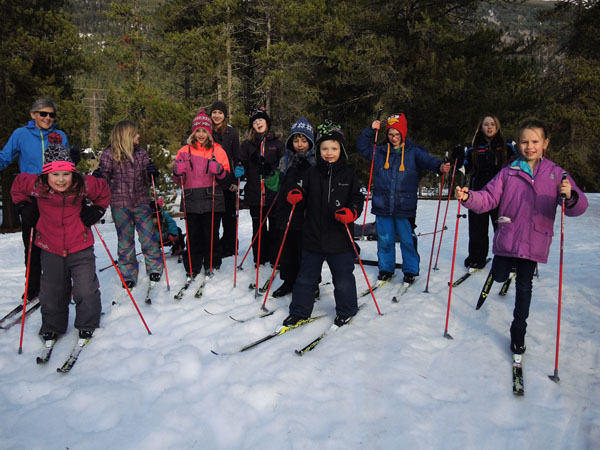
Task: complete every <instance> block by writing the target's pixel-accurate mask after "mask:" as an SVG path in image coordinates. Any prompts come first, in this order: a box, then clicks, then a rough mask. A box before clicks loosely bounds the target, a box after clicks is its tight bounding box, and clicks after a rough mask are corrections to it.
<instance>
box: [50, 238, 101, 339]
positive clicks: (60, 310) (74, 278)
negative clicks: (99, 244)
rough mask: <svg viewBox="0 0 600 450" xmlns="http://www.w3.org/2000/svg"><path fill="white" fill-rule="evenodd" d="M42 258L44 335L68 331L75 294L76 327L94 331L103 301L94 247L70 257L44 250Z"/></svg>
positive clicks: (98, 323) (98, 324)
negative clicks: (101, 300)
mask: <svg viewBox="0 0 600 450" xmlns="http://www.w3.org/2000/svg"><path fill="white" fill-rule="evenodd" d="M41 261H42V278H41V283H40V303H41V304H42V327H41V328H40V334H42V333H57V334H63V333H65V332H66V331H67V325H68V322H69V303H70V301H71V293H72V294H73V301H74V302H75V328H78V329H79V330H84V331H94V330H95V329H96V328H98V327H99V326H100V314H101V313H102V303H101V302H100V289H99V287H100V285H99V283H98V277H97V276H96V257H95V256H94V247H89V248H86V249H84V250H81V251H79V252H77V253H72V254H70V255H68V256H67V257H62V256H59V255H55V254H53V253H50V252H47V251H45V250H42V255H41ZM71 283H72V286H73V289H72V290H71Z"/></svg>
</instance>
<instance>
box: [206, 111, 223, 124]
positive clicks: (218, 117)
mask: <svg viewBox="0 0 600 450" xmlns="http://www.w3.org/2000/svg"><path fill="white" fill-rule="evenodd" d="M210 118H211V119H212V121H213V123H214V124H215V125H219V124H220V123H221V122H223V121H224V120H225V113H224V112H223V111H219V110H218V109H215V110H214V111H213V112H212V113H210Z"/></svg>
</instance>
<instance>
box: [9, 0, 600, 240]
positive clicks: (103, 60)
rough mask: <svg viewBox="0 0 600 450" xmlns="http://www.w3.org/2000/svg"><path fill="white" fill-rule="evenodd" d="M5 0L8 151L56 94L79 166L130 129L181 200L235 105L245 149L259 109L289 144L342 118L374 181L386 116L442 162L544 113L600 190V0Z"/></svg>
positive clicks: (556, 138) (556, 143)
mask: <svg viewBox="0 0 600 450" xmlns="http://www.w3.org/2000/svg"><path fill="white" fill-rule="evenodd" d="M1 3H2V8H0V18H1V21H2V23H3V27H2V29H1V30H0V61H1V63H0V90H1V94H2V95H1V96H0V102H2V107H1V108H0V115H1V120H0V138H1V139H0V141H2V145H4V143H5V142H6V141H7V140H8V138H9V136H10V134H11V133H12V131H13V130H14V129H15V128H17V127H20V126H23V125H25V124H26V122H27V121H28V120H29V108H30V105H31V103H32V102H33V101H34V100H35V99H36V98H39V97H50V98H52V99H54V100H55V102H56V103H57V106H58V124H59V127H60V128H61V129H63V130H64V131H65V132H66V133H67V135H68V137H69V142H70V143H71V145H76V146H78V147H79V148H81V149H90V151H89V152H88V153H86V154H85V156H86V157H85V158H84V159H83V160H82V162H81V163H80V165H79V168H80V169H81V170H82V171H89V170H90V169H91V168H93V167H94V164H96V159H95V158H97V157H98V155H99V154H100V152H101V151H102V149H103V148H105V146H106V144H107V142H108V136H109V134H110V130H111V129H112V126H113V124H114V123H115V122H116V121H119V120H123V119H129V120H133V121H135V122H136V123H137V124H138V125H139V127H140V134H141V136H142V137H141V144H143V145H144V146H145V148H147V149H148V151H149V153H150V155H151V157H152V159H153V161H154V162H155V163H156V164H157V165H158V166H159V167H160V168H161V169H162V174H163V175H162V177H161V180H160V183H159V186H160V189H162V190H163V192H167V191H168V189H172V185H171V186H170V184H169V178H168V175H169V167H170V164H171V161H172V158H173V155H174V154H175V152H176V151H177V149H178V148H179V147H180V146H181V144H182V143H183V142H185V140H186V138H187V136H188V135H189V132H190V129H191V123H192V119H193V117H194V116H195V114H196V113H197V112H198V110H200V109H201V108H205V109H207V110H208V109H209V108H210V106H211V104H212V103H213V102H214V101H215V100H217V99H222V100H223V101H225V102H226V104H227V105H228V108H229V121H230V123H231V124H232V125H233V126H235V127H236V128H238V129H239V131H240V135H241V136H242V138H243V135H244V134H245V132H246V131H247V129H248V112H249V111H250V110H251V109H252V108H253V107H256V106H264V107H265V108H266V109H267V111H268V113H269V115H270V116H271V118H272V120H273V126H274V128H275V129H276V131H278V132H279V133H281V134H282V136H283V137H284V138H285V137H286V136H287V132H288V131H289V128H290V125H291V124H292V123H293V122H294V121H295V120H296V119H297V118H299V117H300V116H305V117H307V118H308V120H309V121H310V122H311V123H312V124H313V126H315V127H316V125H318V124H319V123H320V122H322V121H323V120H324V119H326V118H329V119H332V120H334V121H335V122H338V123H340V124H341V125H342V127H343V131H344V133H345V135H346V137H347V140H348V142H349V144H350V145H349V147H350V149H351V151H350V161H351V164H352V165H353V167H354V168H355V169H356V170H357V171H358V172H359V173H360V176H361V179H362V180H363V182H364V183H365V184H367V182H368V177H369V167H370V164H369V162H368V161H366V160H364V159H362V158H359V157H358V155H357V154H356V152H355V151H354V150H353V145H354V143H355V142H356V139H357V137H358V135H359V133H360V131H361V130H362V129H363V128H364V127H366V126H369V125H370V124H371V122H372V120H373V119H374V118H375V117H376V114H377V110H378V109H379V108H382V110H383V115H382V118H385V117H386V115H389V114H392V113H395V112H403V113H405V114H406V116H407V118H408V136H409V137H410V138H411V139H412V140H413V141H415V142H417V143H418V144H420V145H422V146H424V147H425V148H427V149H428V150H429V151H430V152H431V153H432V154H435V155H437V156H439V157H443V156H444V154H445V152H450V151H451V150H452V148H453V147H454V146H455V145H457V144H461V145H469V144H470V141H471V139H472V138H473V134H474V132H475V128H476V126H477V124H478V122H479V120H480V118H481V116H482V115H483V114H486V113H493V114H495V115H497V116H498V117H499V118H500V120H501V123H502V132H503V133H504V136H505V137H506V138H508V139H511V140H517V139H518V136H517V132H518V128H519V125H520V123H521V122H522V121H523V120H525V119H530V118H537V119H540V120H542V121H544V122H546V124H547V125H548V127H549V130H550V133H551V136H550V138H551V144H550V148H551V153H550V158H551V159H552V160H554V161H555V162H557V163H558V164H559V165H561V166H562V167H564V168H565V169H567V170H568V171H569V172H570V173H571V174H572V175H573V176H574V178H575V179H576V180H577V183H578V185H579V186H580V187H582V188H584V189H586V190H587V191H598V190H600V181H599V178H598V174H599V173H600V153H598V152H596V148H595V146H596V144H597V142H600V0H578V1H541V0H533V1H524V0H489V1H473V0H455V1H443V0H439V1H428V0H374V1H364V0H360V1H359V0H337V1H329V0H286V1H282V0H213V1H207V0H122V1H114V2H110V1H109V0H2V2H1ZM382 135H383V133H380V140H381V141H383V140H384V137H383V136H382ZM17 171H18V166H17V164H13V165H12V166H11V167H10V168H9V169H6V170H3V171H2V172H0V175H1V180H0V181H1V187H2V200H3V201H2V204H3V221H2V228H3V229H10V228H14V226H15V225H17V224H18V222H17V223H16V221H17V220H18V219H17V217H16V215H15V213H14V211H13V208H12V206H11V204H10V201H9V192H8V191H9V187H10V184H11V182H12V180H13V179H14V175H15V174H16V173H17ZM431 183H436V181H435V179H432V180H431ZM169 186H170V187H169Z"/></svg>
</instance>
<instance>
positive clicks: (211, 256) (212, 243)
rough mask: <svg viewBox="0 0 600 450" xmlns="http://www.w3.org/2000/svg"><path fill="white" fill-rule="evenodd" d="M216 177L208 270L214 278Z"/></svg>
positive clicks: (213, 183) (213, 180) (213, 189)
mask: <svg viewBox="0 0 600 450" xmlns="http://www.w3.org/2000/svg"><path fill="white" fill-rule="evenodd" d="M215 178H216V177H215V176H214V175H213V179H212V211H211V213H210V259H209V261H210V263H209V269H208V276H209V277H212V276H213V275H214V274H213V264H212V263H213V246H214V240H215V239H214V238H215Z"/></svg>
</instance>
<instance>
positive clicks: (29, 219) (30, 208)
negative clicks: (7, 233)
mask: <svg viewBox="0 0 600 450" xmlns="http://www.w3.org/2000/svg"><path fill="white" fill-rule="evenodd" d="M17 213H18V214H19V216H21V225H23V226H24V227H26V228H29V227H35V224H36V223H37V221H38V219H39V218H40V211H39V210H38V207H37V202H35V201H34V202H20V203H19V204H17Z"/></svg>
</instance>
